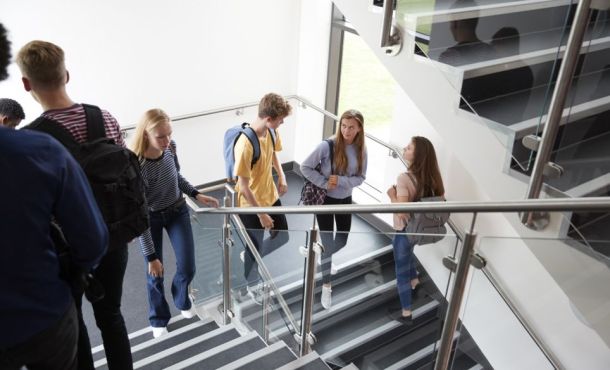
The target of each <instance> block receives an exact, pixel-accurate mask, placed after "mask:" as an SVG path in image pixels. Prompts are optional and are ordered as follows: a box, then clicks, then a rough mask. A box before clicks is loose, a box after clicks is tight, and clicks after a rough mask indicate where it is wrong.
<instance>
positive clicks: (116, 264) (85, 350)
mask: <svg viewBox="0 0 610 370" xmlns="http://www.w3.org/2000/svg"><path fill="white" fill-rule="evenodd" d="M64 59H65V57H64V51H63V50H62V49H61V48H60V47H59V46H57V45H55V44H53V43H50V42H46V41H40V40H35V41H31V42H29V43H28V44H26V45H25V46H23V47H22V48H21V50H19V53H18V54H17V59H16V62H17V65H18V66H19V68H20V69H21V73H22V75H23V77H22V81H23V87H24V88H25V90H26V91H28V92H29V93H30V94H31V95H32V97H33V98H34V99H35V100H36V101H37V102H38V103H40V105H41V107H42V109H43V113H42V116H43V117H44V118H46V119H49V120H51V121H54V122H55V123H56V124H58V125H59V126H61V127H62V128H64V129H65V130H67V131H68V132H69V134H70V135H71V136H72V137H73V138H74V140H75V141H76V142H77V143H84V142H86V141H87V114H86V112H85V111H86V109H88V111H91V109H92V108H93V109H94V112H96V113H97V114H98V116H99V115H101V117H102V119H103V126H104V131H105V136H106V137H107V138H109V139H112V140H114V142H115V143H116V144H117V145H120V146H123V147H124V146H125V143H124V141H123V137H122V135H121V131H120V127H119V124H118V122H117V120H116V119H115V118H114V117H113V116H112V115H111V114H110V113H108V112H107V111H105V110H101V111H100V109H99V108H97V107H92V106H84V105H83V104H79V103H76V102H74V101H73V100H72V99H71V98H70V96H69V95H68V93H67V91H66V84H67V83H68V82H69V81H70V74H69V72H68V71H67V70H66V66H65V60H64ZM127 258H128V255H127V243H120V244H117V245H112V244H110V245H109V246H108V252H107V253H106V254H105V255H104V257H103V258H102V260H101V262H100V264H99V265H98V266H97V267H96V268H95V270H94V271H93V272H92V275H93V276H94V278H96V279H97V280H98V281H99V282H100V284H101V285H102V286H103V287H104V291H105V296H104V298H103V299H101V300H99V301H97V302H95V303H92V306H93V312H94V314H95V321H96V324H97V326H98V328H99V329H100V331H101V334H102V339H103V342H104V350H105V352H106V357H107V359H108V367H109V368H110V369H121V370H122V369H128V370H129V369H132V368H133V363H132V357H131V349H130V345H129V339H128V337H127V329H126V327H125V321H124V319H123V315H122V314H121V295H122V292H123V278H124V276H125V270H126V268H127ZM74 298H75V301H76V307H77V310H78V316H79V343H78V364H79V368H80V369H93V357H92V355H91V345H90V342H89V336H88V334H87V328H86V326H85V323H84V320H83V317H82V312H81V304H82V293H81V294H75V297H74Z"/></svg>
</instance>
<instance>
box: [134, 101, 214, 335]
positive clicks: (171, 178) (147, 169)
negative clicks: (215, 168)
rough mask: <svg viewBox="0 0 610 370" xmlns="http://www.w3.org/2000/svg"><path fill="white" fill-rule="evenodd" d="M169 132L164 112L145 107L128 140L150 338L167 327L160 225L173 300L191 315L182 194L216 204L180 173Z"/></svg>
mask: <svg viewBox="0 0 610 370" xmlns="http://www.w3.org/2000/svg"><path fill="white" fill-rule="evenodd" d="M171 135H172V127H171V125H170V119H169V117H168V116H167V114H165V112H163V111H162V110H161V109H150V110H148V111H147V112H146V113H144V115H143V116H142V118H141V119H140V121H139V123H138V125H137V127H136V132H135V135H134V139H133V142H132V146H131V149H132V150H133V151H134V153H135V154H136V155H137V156H138V158H139V160H140V164H141V170H142V177H143V179H144V184H145V187H146V199H147V201H148V208H149V214H150V228H149V229H148V230H146V231H145V232H144V234H142V236H140V246H141V248H142V254H143V255H144V258H145V259H146V262H147V264H148V273H147V288H148V303H149V321H150V325H151V327H152V332H153V336H154V337H155V338H157V337H159V336H160V335H162V334H165V333H167V323H168V322H169V319H170V311H169V306H168V304H167V301H166V300H165V293H164V289H163V229H165V230H166V231H167V234H168V235H169V239H170V241H171V244H172V247H173V248H174V253H175V255H176V275H175V276H174V279H173V281H172V297H173V299H174V304H175V305H176V307H177V308H178V309H179V310H180V311H181V313H182V316H184V317H185V318H191V317H193V316H194V314H195V312H194V309H193V306H192V302H191V299H190V297H189V284H190V282H191V281H192V280H193V277H194V276H195V243H194V240H193V231H192V229H191V222H190V219H189V212H188V208H187V206H186V202H185V199H184V198H183V196H182V194H186V195H187V196H190V197H194V198H196V199H197V200H198V201H200V202H201V203H203V204H206V205H208V206H211V207H218V200H216V199H214V198H212V197H209V196H206V195H203V194H200V193H199V192H198V191H197V189H195V188H194V187H193V186H192V185H191V184H190V183H189V182H188V181H187V180H186V179H185V178H184V177H182V175H180V165H179V163H178V157H177V154H176V143H175V142H174V141H173V140H171Z"/></svg>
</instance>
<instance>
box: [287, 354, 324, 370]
mask: <svg viewBox="0 0 610 370" xmlns="http://www.w3.org/2000/svg"><path fill="white" fill-rule="evenodd" d="M318 358H319V359H320V360H322V358H321V357H320V355H319V354H318V353H317V352H316V351H311V352H309V353H308V354H306V355H305V356H303V357H297V359H296V360H294V361H292V362H289V363H287V364H286V365H283V366H281V367H278V368H277V369H275V370H294V369H298V368H300V367H302V366H304V365H307V364H309V363H311V362H313V361H315V360H316V359H318Z"/></svg>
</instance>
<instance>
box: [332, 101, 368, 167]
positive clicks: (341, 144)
mask: <svg viewBox="0 0 610 370" xmlns="http://www.w3.org/2000/svg"><path fill="white" fill-rule="evenodd" d="M344 119H354V120H356V122H358V125H359V126H360V132H359V133H358V134H357V135H356V137H355V138H354V142H353V144H354V145H355V146H356V152H357V155H358V173H357V174H358V175H359V176H360V175H362V166H363V163H364V117H363V116H362V113H360V112H359V111H357V110H355V109H350V110H347V111H345V112H344V113H343V114H342V115H341V119H340V120H339V124H338V125H337V130H336V132H335V146H334V153H333V160H334V162H335V172H336V174H337V175H345V174H346V172H347V156H346V155H345V140H344V139H343V135H341V122H342V121H343V120H344ZM335 172H333V173H335Z"/></svg>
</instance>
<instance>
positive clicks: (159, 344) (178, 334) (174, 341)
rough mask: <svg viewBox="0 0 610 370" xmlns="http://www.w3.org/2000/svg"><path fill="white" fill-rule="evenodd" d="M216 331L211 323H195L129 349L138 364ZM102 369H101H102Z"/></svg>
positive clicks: (104, 361) (100, 363)
mask: <svg viewBox="0 0 610 370" xmlns="http://www.w3.org/2000/svg"><path fill="white" fill-rule="evenodd" d="M216 329H218V325H217V324H216V323H215V322H213V321H211V322H210V321H208V322H196V323H193V324H190V325H187V326H184V327H182V328H179V329H176V330H173V331H171V332H169V333H168V334H166V335H163V336H161V337H159V338H156V339H151V340H149V341H147V342H144V343H142V344H139V345H137V346H133V347H131V356H132V358H133V362H138V361H140V360H143V359H145V358H147V357H150V356H152V355H154V354H156V353H159V352H162V351H165V350H166V349H169V348H172V347H174V346H175V345H178V344H180V343H184V342H187V341H189V340H191V339H194V338H197V337H200V336H202V335H204V334H206V333H209V332H212V331H214V330H216ZM105 364H106V360H105V359H102V360H100V361H99V363H98V362H96V364H95V365H96V367H98V365H99V366H102V365H105ZM102 369H103V367H102Z"/></svg>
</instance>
